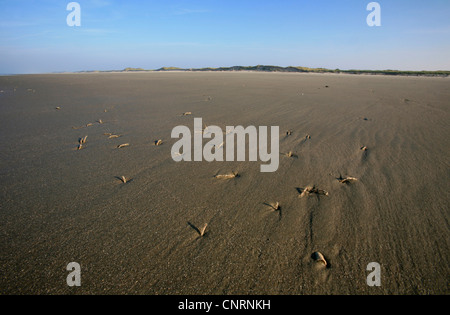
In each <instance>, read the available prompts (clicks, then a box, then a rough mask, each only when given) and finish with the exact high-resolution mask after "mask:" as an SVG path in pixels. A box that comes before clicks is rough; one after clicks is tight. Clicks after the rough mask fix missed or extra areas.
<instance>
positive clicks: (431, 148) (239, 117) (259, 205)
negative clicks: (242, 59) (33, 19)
mask: <svg viewBox="0 0 450 315" xmlns="http://www.w3.org/2000/svg"><path fill="white" fill-rule="evenodd" d="M0 91H1V92H0V144H1V148H2V149H1V150H0V181H1V183H2V184H1V185H0V222H1V223H0V227H1V228H0V270H1V277H0V294H2V295H3V294H170V295H172V294H187V295H193V294H196V295H197V294H198V295H203V294H214V295H216V294H220V295H222V294H223V295H230V294H233V295H234V294H237V295H254V294H258V295H266V294H280V295H298V294H304V295H312V294H314V295H315V294H362V295H366V294H449V293H450V291H449V285H448V284H449V282H448V281H449V276H450V267H449V266H450V253H449V241H450V230H449V227H450V226H449V219H450V212H449V202H450V189H449V188H450V187H449V179H450V171H449V170H450V168H449V166H450V149H449V148H450V138H449V135H450V125H449V121H450V104H449V101H450V78H441V77H399V76H398V77H397V76H392V77H390V76H381V75H380V76H372V75H333V74H287V73H286V74H282V73H254V72H242V73H241V72H239V73H238V72H226V73H225V72H223V73H222V72H217V73H212V72H201V73H200V72H198V73H196V72H148V73H77V74H46V75H18V76H2V77H0ZM183 113H191V114H190V115H183ZM194 118H202V119H203V122H204V123H205V124H207V125H215V126H219V127H221V128H223V129H224V130H225V127H226V126H238V125H242V126H244V127H246V126H279V128H280V160H279V168H278V170H277V171H276V172H274V173H262V172H260V164H261V163H260V162H248V161H247V162H211V163H209V162H180V163H176V162H175V161H174V160H173V159H172V157H171V148H172V145H173V144H174V143H175V142H176V141H177V139H172V138H171V131H172V129H173V128H174V127H176V126H180V125H184V126H187V127H189V128H191V129H192V128H193V123H194ZM288 131H290V132H289V133H288ZM86 136H87V138H85V137H86ZM83 139H85V141H82V140H83ZM158 140H162V144H161V143H160V144H161V145H155V143H156V142H157V141H158ZM205 142H206V141H205ZM123 144H128V145H127V146H124V147H121V148H118V146H120V145H123ZM80 145H81V147H80ZM289 152H292V155H291V156H288V155H286V153H289ZM231 172H238V173H239V177H236V178H216V177H215V176H216V175H218V174H230V173H231ZM122 176H123V178H125V180H123V178H122ZM346 177H348V178H352V180H349V181H348V182H345V181H343V179H345V178H346ZM308 187H310V188H312V187H314V188H315V189H316V192H314V191H312V190H311V192H310V193H306V194H303V195H302V197H300V196H301V193H302V192H303V191H304V190H305V188H308ZM319 190H320V191H325V192H327V195H325V194H320V193H317V192H318V191H319ZM277 202H278V207H274V205H276V203H277ZM271 205H272V206H271ZM205 224H207V226H206V228H205V230H204V231H201V230H202V227H204V226H205ZM200 231H201V232H204V233H199V232H200ZM200 234H203V235H200ZM315 252H320V253H322V254H323V256H324V258H325V259H326V261H327V266H325V265H324V264H322V263H320V262H319V263H318V262H317V261H315V260H314V259H313V256H312V255H313V253H315ZM70 262H78V263H79V264H80V265H81V272H82V277H81V279H82V280H81V281H82V285H81V287H79V288H71V287H68V286H67V284H66V277H67V275H68V273H69V272H68V271H67V270H66V266H67V265H68V264H69V263H70ZM371 262H377V263H379V265H380V266H381V286H379V287H371V286H368V285H367V282H366V280H367V276H368V275H369V273H370V272H369V271H367V270H366V268H367V265H368V264H369V263H371Z"/></svg>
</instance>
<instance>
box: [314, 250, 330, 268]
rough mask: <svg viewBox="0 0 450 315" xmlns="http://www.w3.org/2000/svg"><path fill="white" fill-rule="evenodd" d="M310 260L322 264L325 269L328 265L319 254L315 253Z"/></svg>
mask: <svg viewBox="0 0 450 315" xmlns="http://www.w3.org/2000/svg"><path fill="white" fill-rule="evenodd" d="M311 258H312V259H314V260H315V261H316V262H318V263H321V264H323V265H324V266H325V267H326V266H327V265H328V263H327V261H326V260H325V257H324V256H323V254H322V253H320V252H315V253H313V254H312V255H311Z"/></svg>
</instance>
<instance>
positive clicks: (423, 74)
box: [0, 65, 450, 77]
mask: <svg viewBox="0 0 450 315" xmlns="http://www.w3.org/2000/svg"><path fill="white" fill-rule="evenodd" d="M148 72H151V73H154V72H265V73H313V74H314V73H315V74H352V75H386V76H416V77H449V76H450V70H437V71H427V70H424V71H409V70H389V69H388V70H354V69H351V70H341V69H335V70H332V69H326V68H307V67H293V66H289V67H279V66H263V65H258V66H233V67H220V68H211V67H208V68H188V69H185V68H177V67H162V68H159V69H143V68H125V69H123V70H82V71H59V72H49V73H22V74H0V76H17V75H42V74H76V73H78V74H80V73H81V74H82V73H148Z"/></svg>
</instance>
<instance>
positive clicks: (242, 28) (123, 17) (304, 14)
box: [0, 0, 450, 74]
mask: <svg viewBox="0 0 450 315" xmlns="http://www.w3.org/2000/svg"><path fill="white" fill-rule="evenodd" d="M69 2H70V1H63V0H0V73H2V74H6V73H8V74H9V73H42V72H55V71H81V70H117V69H123V68H126V67H142V68H146V69H157V68H160V67H163V66H176V67H183V68H194V67H220V66H234V65H243V66H251V65H258V64H266V65H279V66H290V65H292V66H305V67H325V68H331V69H336V68H340V69H400V70H450V53H449V52H450V1H449V0H429V1H423V0H389V1H388V0H380V1H377V2H378V3H379V4H380V5H381V23H382V25H381V26H380V27H369V26H368V25H367V23H366V18H367V15H368V14H369V13H370V12H369V11H367V10H366V7H367V5H368V3H369V2H371V0H278V1H275V0H273V1H266V0H259V1H255V0H239V1H235V0H220V1H219V0H202V1H200V0H190V1H187V0H184V1H179V0H170V1H167V0H166V1H151V0H150V1H133V0H129V1H123V0H120V1H119V0H79V1H76V2H78V3H79V4H80V6H81V26H80V27H69V26H68V25H67V23H66V18H67V15H68V14H69V13H70V12H69V11H67V10H66V7H67V4H68V3H69Z"/></svg>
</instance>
